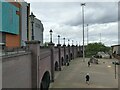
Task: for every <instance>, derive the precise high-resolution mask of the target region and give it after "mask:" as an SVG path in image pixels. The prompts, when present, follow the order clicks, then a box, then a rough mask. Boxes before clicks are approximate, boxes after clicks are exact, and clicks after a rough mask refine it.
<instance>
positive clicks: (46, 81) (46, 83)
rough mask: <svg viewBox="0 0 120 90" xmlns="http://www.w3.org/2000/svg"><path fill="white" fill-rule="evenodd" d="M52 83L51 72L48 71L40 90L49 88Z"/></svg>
mask: <svg viewBox="0 0 120 90" xmlns="http://www.w3.org/2000/svg"><path fill="white" fill-rule="evenodd" d="M49 85H50V73H49V72H48V71H46V72H45V73H44V75H43V77H42V80H41V85H40V90H48V88H49Z"/></svg>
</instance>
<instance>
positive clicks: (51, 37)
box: [50, 29, 53, 43]
mask: <svg viewBox="0 0 120 90" xmlns="http://www.w3.org/2000/svg"><path fill="white" fill-rule="evenodd" d="M52 33H53V31H52V29H51V30H50V43H52Z"/></svg>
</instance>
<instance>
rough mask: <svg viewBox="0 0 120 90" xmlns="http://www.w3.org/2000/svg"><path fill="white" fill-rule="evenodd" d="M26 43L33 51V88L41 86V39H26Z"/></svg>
mask: <svg viewBox="0 0 120 90" xmlns="http://www.w3.org/2000/svg"><path fill="white" fill-rule="evenodd" d="M26 45H27V46H28V47H29V50H30V51H31V52H32V62H31V63H32V67H31V68H32V69H31V70H32V77H31V78H32V88H39V78H38V77H39V68H38V67H39V60H40V41H26Z"/></svg>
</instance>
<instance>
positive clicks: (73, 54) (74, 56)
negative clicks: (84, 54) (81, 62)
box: [72, 45, 75, 59]
mask: <svg viewBox="0 0 120 90" xmlns="http://www.w3.org/2000/svg"><path fill="white" fill-rule="evenodd" d="M72 54H73V57H72V59H74V57H75V56H74V54H75V53H74V45H72Z"/></svg>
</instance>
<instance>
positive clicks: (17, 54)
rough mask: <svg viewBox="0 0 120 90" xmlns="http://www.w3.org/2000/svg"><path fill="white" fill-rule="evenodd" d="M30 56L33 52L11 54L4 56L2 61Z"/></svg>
mask: <svg viewBox="0 0 120 90" xmlns="http://www.w3.org/2000/svg"><path fill="white" fill-rule="evenodd" d="M28 54H31V52H30V51H29V52H22V53H16V54H9V55H5V56H2V59H6V58H12V57H17V56H23V55H28ZM3 62H4V61H3Z"/></svg>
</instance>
